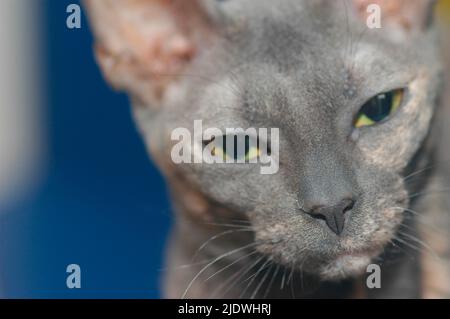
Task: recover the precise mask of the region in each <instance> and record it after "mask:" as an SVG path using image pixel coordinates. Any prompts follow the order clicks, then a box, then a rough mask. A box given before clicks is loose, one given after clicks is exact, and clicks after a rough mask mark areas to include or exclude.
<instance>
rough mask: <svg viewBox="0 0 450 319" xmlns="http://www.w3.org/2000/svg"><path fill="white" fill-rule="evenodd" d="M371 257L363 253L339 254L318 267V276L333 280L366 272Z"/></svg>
mask: <svg viewBox="0 0 450 319" xmlns="http://www.w3.org/2000/svg"><path fill="white" fill-rule="evenodd" d="M373 257H374V256H373V255H372V254H363V253H359V254H345V255H341V256H339V257H337V258H336V259H334V260H332V261H331V262H329V263H328V264H326V265H324V266H322V267H321V268H320V277H321V278H322V279H325V280H333V281H334V280H341V279H346V278H351V277H356V276H359V275H361V274H363V273H365V272H366V270H367V266H368V265H369V264H370V263H371V261H372V259H373Z"/></svg>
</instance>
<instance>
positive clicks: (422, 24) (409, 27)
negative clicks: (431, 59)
mask: <svg viewBox="0 0 450 319" xmlns="http://www.w3.org/2000/svg"><path fill="white" fill-rule="evenodd" d="M344 1H345V0H344ZM351 1H352V2H353V3H354V7H355V8H356V11H357V13H358V14H359V15H360V17H361V18H363V19H364V20H366V19H367V17H368V15H369V13H368V12H367V8H368V7H369V6H370V5H374V4H375V5H378V6H379V7H380V9H381V19H382V23H383V24H384V25H386V26H387V27H396V28H400V29H402V30H403V31H406V32H410V31H413V30H424V29H426V28H427V27H428V26H429V25H430V23H431V20H432V15H433V7H434V4H435V3H436V1H435V0H351Z"/></svg>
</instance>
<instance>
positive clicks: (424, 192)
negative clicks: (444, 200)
mask: <svg viewBox="0 0 450 319" xmlns="http://www.w3.org/2000/svg"><path fill="white" fill-rule="evenodd" d="M449 191H450V187H444V188H441V189H435V190H434V189H433V190H429V191H423V192H418V193H414V194H412V195H410V196H408V199H413V198H416V197H420V196H425V195H435V194H441V193H448V192H449Z"/></svg>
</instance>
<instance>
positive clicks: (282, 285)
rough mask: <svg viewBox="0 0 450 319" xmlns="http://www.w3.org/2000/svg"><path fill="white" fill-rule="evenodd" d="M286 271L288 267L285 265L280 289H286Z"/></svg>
mask: <svg viewBox="0 0 450 319" xmlns="http://www.w3.org/2000/svg"><path fill="white" fill-rule="evenodd" d="M286 272H287V267H284V272H283V277H282V278H281V284H280V290H283V289H284V285H285V282H286Z"/></svg>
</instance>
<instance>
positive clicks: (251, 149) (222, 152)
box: [211, 135, 261, 162]
mask: <svg viewBox="0 0 450 319" xmlns="http://www.w3.org/2000/svg"><path fill="white" fill-rule="evenodd" d="M228 139H234V144H233V146H234V149H231V150H228V149H227V140H228ZM228 141H229V140H228ZM242 142H244V143H245V148H244V149H243V153H242V152H239V147H238V143H242ZM211 155H212V156H217V157H220V158H222V159H223V160H224V161H226V160H228V159H233V160H234V161H242V160H244V161H245V162H248V161H251V160H254V159H256V158H258V157H260V156H261V150H260V149H259V147H258V146H257V141H254V143H250V137H249V136H245V138H244V139H242V138H241V137H239V136H237V135H227V136H223V137H222V146H221V147H219V146H218V145H215V146H214V147H213V148H212V152H211Z"/></svg>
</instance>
